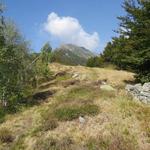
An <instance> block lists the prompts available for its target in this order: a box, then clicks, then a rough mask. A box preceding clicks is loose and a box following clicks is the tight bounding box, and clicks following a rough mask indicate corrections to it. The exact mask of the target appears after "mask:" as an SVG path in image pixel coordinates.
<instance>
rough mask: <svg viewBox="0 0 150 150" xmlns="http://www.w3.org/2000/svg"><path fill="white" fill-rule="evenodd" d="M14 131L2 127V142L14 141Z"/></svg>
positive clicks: (0, 137)
mask: <svg viewBox="0 0 150 150" xmlns="http://www.w3.org/2000/svg"><path fill="white" fill-rule="evenodd" d="M13 139H14V138H13V136H12V132H11V131H10V130H8V129H7V128H1V129H0V142H2V143H10V142H12V141H13Z"/></svg>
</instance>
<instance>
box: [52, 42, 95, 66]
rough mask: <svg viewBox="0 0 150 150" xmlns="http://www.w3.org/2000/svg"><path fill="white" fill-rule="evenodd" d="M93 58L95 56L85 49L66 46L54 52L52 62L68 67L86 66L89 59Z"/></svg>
mask: <svg viewBox="0 0 150 150" xmlns="http://www.w3.org/2000/svg"><path fill="white" fill-rule="evenodd" d="M93 56H94V54H93V53H92V52H91V51H89V50H87V49H85V48H84V47H78V46H75V45H72V44H65V45H62V46H61V47H60V48H57V49H55V50H54V52H53V56H52V61H53V62H59V63H62V64H66V65H85V64H86V62H87V59H88V58H90V57H93Z"/></svg>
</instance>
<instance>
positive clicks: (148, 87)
mask: <svg viewBox="0 0 150 150" xmlns="http://www.w3.org/2000/svg"><path fill="white" fill-rule="evenodd" d="M143 91H144V92H150V82H148V83H145V84H144V85H143Z"/></svg>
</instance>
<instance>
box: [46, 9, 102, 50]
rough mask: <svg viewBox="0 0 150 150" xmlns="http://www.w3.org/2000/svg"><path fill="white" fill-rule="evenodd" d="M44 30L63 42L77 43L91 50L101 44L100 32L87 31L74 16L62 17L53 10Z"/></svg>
mask: <svg viewBox="0 0 150 150" xmlns="http://www.w3.org/2000/svg"><path fill="white" fill-rule="evenodd" d="M44 30H45V31H46V32H48V33H50V35H51V36H54V37H56V38H58V39H59V40H60V41H61V42H63V43H71V44H76V45H78V46H83V47H85V48H88V49H91V50H95V49H96V48H97V47H98V46H99V35H98V33H97V32H94V33H92V34H89V33H87V32H86V31H85V30H84V29H83V27H82V26H81V25H80V23H79V21H78V20H77V19H76V18H73V17H69V16H68V17H60V16H58V15H57V14H56V13H54V12H52V13H50V14H49V15H48V18H47V21H46V22H45V23H44Z"/></svg>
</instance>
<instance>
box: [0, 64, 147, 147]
mask: <svg viewBox="0 0 150 150" xmlns="http://www.w3.org/2000/svg"><path fill="white" fill-rule="evenodd" d="M50 69H51V70H52V71H53V72H54V73H58V72H61V71H65V72H67V73H69V74H70V75H71V76H74V75H75V74H77V75H76V77H75V80H80V82H79V83H78V82H77V83H75V84H74V85H68V86H67V87H64V86H63V85H64V83H65V82H68V81H70V80H74V79H72V78H66V77H64V78H59V79H58V78H56V79H54V81H50V82H49V83H44V86H45V85H46V84H48V85H49V86H45V87H46V90H47V89H50V90H52V89H55V90H56V93H55V94H54V95H53V96H52V97H49V98H48V100H47V102H43V103H42V104H41V105H39V106H33V107H31V108H28V109H27V110H24V111H23V112H20V113H18V114H15V115H10V116H7V119H6V121H5V122H4V123H2V124H0V129H1V128H3V127H5V128H8V129H9V130H11V131H12V132H13V136H14V137H15V140H14V142H13V143H12V144H9V145H8V144H6V143H1V144H0V150H1V149H2V150H3V149H4V148H5V149H7V148H8V149H12V150H13V149H14V150H20V149H25V150H34V149H36V150H38V149H39V150H46V149H48V147H49V149H50V150H54V149H55V150H57V149H60V150H67V149H68V150H71V149H74V150H80V149H82V148H83V147H84V149H85V150H100V148H101V149H102V150H149V149H150V133H149V132H150V106H146V105H145V104H141V103H138V102H136V101H133V100H132V99H131V98H130V97H129V96H128V95H127V93H126V92H125V90H124V89H123V88H119V87H122V86H124V85H125V82H124V81H125V80H126V81H132V80H133V79H134V77H133V76H134V74H133V73H129V72H126V71H116V70H111V69H101V68H87V67H82V66H76V67H74V66H64V65H60V64H51V65H50ZM104 79H107V80H108V83H109V84H111V85H112V86H114V87H117V88H116V90H115V91H113V92H112V93H110V92H108V91H102V90H101V89H100V87H99V85H95V84H94V83H95V81H98V80H104ZM51 82H52V83H54V84H50V83H51ZM43 90H44V89H43ZM89 103H90V104H94V105H96V106H98V107H99V110H100V111H99V113H98V114H96V115H93V116H90V115H85V116H84V117H85V123H84V124H81V123H79V120H78V119H73V120H71V121H59V120H58V127H56V128H54V129H53V130H48V131H43V130H41V128H39V127H40V126H41V123H42V120H43V115H47V116H46V117H52V116H51V115H52V114H53V111H54V110H55V109H57V108H60V107H63V106H65V107H66V106H75V105H83V106H84V105H85V104H89ZM53 117H54V116H53ZM56 119H57V118H56ZM70 138H71V140H70ZM64 139H65V140H64ZM48 141H49V143H48ZM72 141H73V142H72ZM39 142H40V144H38V143H39ZM116 146H117V147H116ZM37 147H38V148H37ZM66 147H67V148H66Z"/></svg>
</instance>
